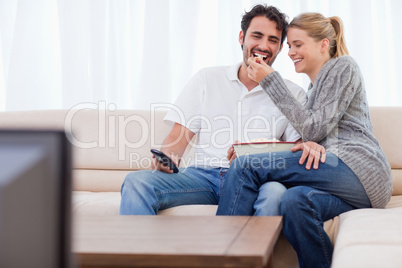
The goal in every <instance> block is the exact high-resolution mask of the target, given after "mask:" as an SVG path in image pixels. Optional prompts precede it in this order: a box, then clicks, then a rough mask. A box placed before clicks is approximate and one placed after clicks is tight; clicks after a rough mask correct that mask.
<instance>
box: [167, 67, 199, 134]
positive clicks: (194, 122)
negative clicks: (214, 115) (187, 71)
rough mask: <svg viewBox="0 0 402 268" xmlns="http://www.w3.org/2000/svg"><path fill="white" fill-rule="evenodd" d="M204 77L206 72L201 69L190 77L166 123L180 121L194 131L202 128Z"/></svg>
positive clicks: (171, 108) (172, 107)
mask: <svg viewBox="0 0 402 268" xmlns="http://www.w3.org/2000/svg"><path fill="white" fill-rule="evenodd" d="M203 77H204V72H203V71H202V70H201V71H199V72H198V73H197V74H195V75H194V76H193V77H192V78H191V79H190V81H189V82H188V83H187V85H186V86H185V87H184V89H183V90H182V92H181V93H180V95H179V97H178V98H177V99H176V101H175V103H174V104H173V105H172V106H171V107H170V109H169V111H168V113H167V114H166V116H165V118H164V122H165V123H166V124H168V125H171V126H172V125H173V124H174V123H179V124H180V125H183V126H185V127H186V128H188V129H189V130H191V131H192V132H193V133H197V132H198V131H199V130H200V128H201V120H202V109H203V102H204V90H205V79H203Z"/></svg>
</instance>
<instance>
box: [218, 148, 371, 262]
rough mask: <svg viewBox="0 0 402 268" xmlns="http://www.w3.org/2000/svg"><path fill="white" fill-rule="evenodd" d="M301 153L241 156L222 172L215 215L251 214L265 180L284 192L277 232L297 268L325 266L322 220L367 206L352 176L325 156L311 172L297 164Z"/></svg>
mask: <svg viewBox="0 0 402 268" xmlns="http://www.w3.org/2000/svg"><path fill="white" fill-rule="evenodd" d="M301 153H302V152H295V153H292V152H276V153H266V154H256V155H250V156H241V157H239V158H237V159H236V160H234V162H232V165H231V168H230V170H229V172H228V173H227V174H226V182H225V184H224V187H223V189H222V193H221V199H220V202H219V207H218V211H217V215H253V213H254V203H255V201H256V200H257V196H258V193H259V189H260V187H261V186H262V185H263V184H264V183H266V182H268V181H276V182H279V183H282V184H283V185H284V186H286V187H287V188H289V189H288V190H287V191H286V192H285V193H284V195H283V197H282V200H281V205H280V214H281V215H282V216H283V221H284V225H283V232H284V235H285V236H286V238H287V239H288V241H289V242H290V243H291V244H292V246H293V248H294V249H295V250H296V252H297V255H298V259H299V263H300V267H330V264H331V259H332V251H333V246H332V244H331V242H330V239H329V237H328V236H327V234H326V233H325V231H324V228H323V222H324V221H326V220H329V219H331V218H333V217H335V216H337V215H339V214H341V213H343V212H346V211H349V210H352V209H355V208H368V207H371V204H370V201H369V199H368V197H367V194H366V192H365V190H364V188H363V186H362V184H361V183H360V181H359V179H358V178H357V177H356V175H355V174H354V173H353V172H352V171H351V170H350V169H349V168H348V167H347V166H346V165H345V164H344V163H343V162H342V161H341V160H340V159H339V158H338V157H336V156H335V155H333V154H331V153H327V159H326V162H325V163H320V166H319V168H318V169H317V170H314V169H311V170H307V169H306V168H305V166H304V165H300V164H299V159H300V157H301Z"/></svg>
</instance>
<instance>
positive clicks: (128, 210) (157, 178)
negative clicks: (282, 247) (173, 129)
mask: <svg viewBox="0 0 402 268" xmlns="http://www.w3.org/2000/svg"><path fill="white" fill-rule="evenodd" d="M227 170H228V169H227V168H202V167H188V168H180V172H179V173H174V174H167V173H164V172H160V171H156V170H142V171H134V172H131V173H129V174H128V175H127V176H126V178H125V180H124V183H123V185H122V188H121V196H122V199H121V204H120V214H121V215H156V214H157V213H158V211H159V210H162V209H167V208H171V207H175V206H180V205H194V204H207V205H217V204H218V202H219V198H220V191H221V189H222V186H223V183H224V180H225V175H226V173H227ZM285 190H286V188H284V186H282V185H281V184H279V183H276V182H272V183H267V184H265V185H264V187H262V188H261V192H260V195H259V198H258V202H256V205H255V208H254V210H255V213H256V215H279V203H280V200H281V198H282V196H283V194H284V192H285Z"/></svg>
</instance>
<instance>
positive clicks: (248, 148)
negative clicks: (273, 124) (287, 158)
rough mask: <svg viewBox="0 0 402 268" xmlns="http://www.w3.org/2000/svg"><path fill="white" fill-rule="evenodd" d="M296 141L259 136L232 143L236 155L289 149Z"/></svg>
mask: <svg viewBox="0 0 402 268" xmlns="http://www.w3.org/2000/svg"><path fill="white" fill-rule="evenodd" d="M295 144H296V142H288V141H279V140H277V139H266V138H259V139H254V140H251V141H249V142H243V143H240V142H238V143H234V144H233V148H234V150H235V152H236V154H237V156H241V155H248V154H260V153H269V152H280V151H290V149H292V147H293V146H295Z"/></svg>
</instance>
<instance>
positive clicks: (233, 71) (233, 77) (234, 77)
mask: <svg viewBox="0 0 402 268" xmlns="http://www.w3.org/2000/svg"><path fill="white" fill-rule="evenodd" d="M241 65H242V62H240V63H237V64H235V65H232V66H230V67H229V69H228V70H227V71H226V76H227V77H228V79H229V80H230V81H239V82H240V80H239V69H240V67H241Z"/></svg>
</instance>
